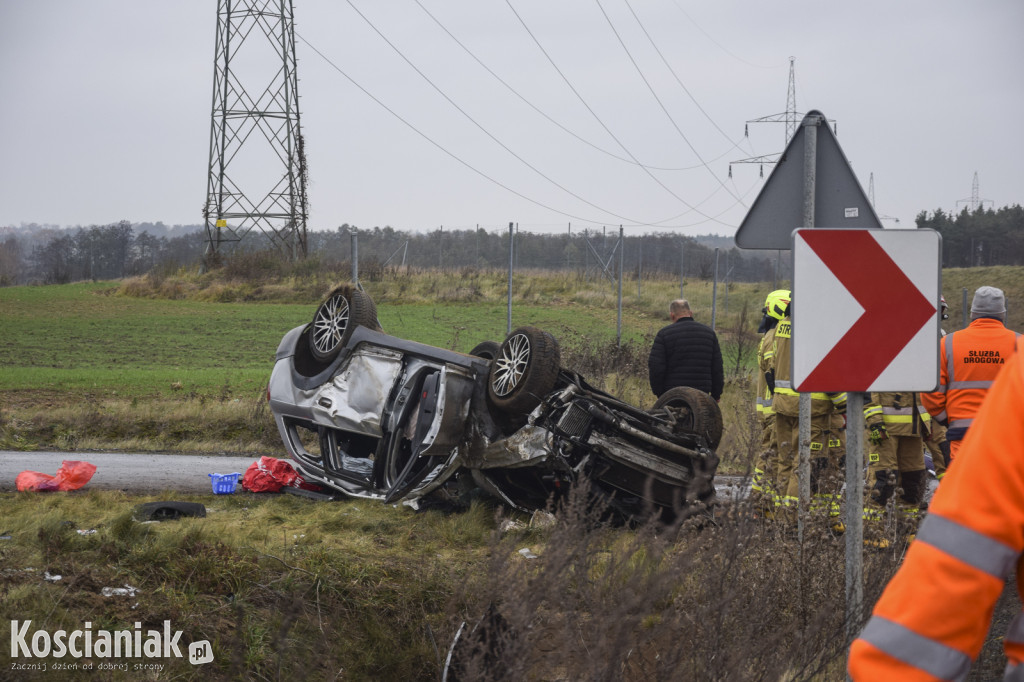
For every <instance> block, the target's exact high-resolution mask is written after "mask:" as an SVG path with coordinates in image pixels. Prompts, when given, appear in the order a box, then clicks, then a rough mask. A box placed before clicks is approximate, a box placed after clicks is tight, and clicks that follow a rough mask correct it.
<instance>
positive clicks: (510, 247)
mask: <svg viewBox="0 0 1024 682" xmlns="http://www.w3.org/2000/svg"><path fill="white" fill-rule="evenodd" d="M515 252H516V251H515V242H514V241H513V238H512V223H509V224H508V313H507V315H506V317H507V322H506V324H505V336H508V335H509V334H511V333H512V258H513V257H514V254H515Z"/></svg>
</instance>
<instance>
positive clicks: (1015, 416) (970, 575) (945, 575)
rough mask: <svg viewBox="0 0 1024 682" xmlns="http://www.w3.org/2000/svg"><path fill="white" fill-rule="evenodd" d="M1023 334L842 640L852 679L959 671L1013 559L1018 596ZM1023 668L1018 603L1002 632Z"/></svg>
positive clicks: (1023, 507)
mask: <svg viewBox="0 0 1024 682" xmlns="http://www.w3.org/2000/svg"><path fill="white" fill-rule="evenodd" d="M1021 352H1024V342H1022V343H1021V346H1020V347H1019V348H1018V352H1017V353H1016V354H1015V355H1013V356H1012V357H1011V358H1009V359H1008V360H1007V362H1006V365H1005V366H1004V369H1003V371H1002V372H1000V374H999V377H998V378H997V379H996V381H995V383H994V384H993V386H992V388H991V389H990V390H989V392H988V395H987V396H986V398H985V402H984V404H983V406H982V408H981V410H980V411H979V412H978V415H977V417H976V419H975V421H974V425H973V426H972V427H971V430H970V431H969V432H968V434H967V437H966V439H965V440H964V443H963V447H962V448H961V450H960V455H959V457H958V460H962V462H961V464H960V465H958V466H956V467H954V468H953V469H951V470H950V473H949V474H947V475H946V477H945V478H944V479H943V482H942V485H941V486H939V489H938V490H937V491H936V493H935V497H934V498H933V500H932V503H931V505H930V506H929V508H928V516H927V517H926V518H925V520H924V521H923V522H922V524H921V527H920V529H919V532H918V534H917V538H916V539H915V540H914V542H913V543H911V545H910V549H909V550H908V551H907V556H906V559H904V561H903V565H902V566H901V567H900V569H899V571H897V572H896V574H895V575H894V576H893V577H892V580H891V581H890V582H889V584H888V586H886V588H885V591H884V592H883V593H882V596H881V598H880V599H879V600H878V603H877V604H875V609H874V612H873V613H872V616H871V619H870V620H869V621H868V623H867V625H866V626H865V627H864V630H863V631H862V632H861V634H860V637H859V638H858V639H857V640H856V641H855V642H854V643H853V645H852V646H851V647H850V658H849V672H850V675H851V676H852V677H853V679H854V680H963V679H965V678H966V677H967V674H968V672H969V671H970V667H971V662H972V661H973V660H975V659H976V658H977V656H978V654H979V652H980V651H981V647H982V645H983V644H984V642H985V636H986V633H987V632H988V629H989V622H990V621H991V619H992V613H993V611H994V609H995V604H996V601H997V600H998V599H999V595H1000V594H1001V593H1002V591H1003V587H1004V584H1005V581H1006V579H1007V578H1008V577H1009V576H1010V575H1011V574H1012V573H1013V570H1014V567H1015V566H1016V571H1017V590H1018V591H1019V592H1020V593H1021V594H1022V595H1024V561H1022V551H1024V358H1022V357H1021ZM1003 644H1004V649H1005V651H1006V655H1007V658H1008V666H1007V670H1006V678H1005V679H1021V678H1020V677H1016V676H1019V675H1022V674H1024V665H1022V663H1024V612H1022V613H1020V614H1018V615H1017V617H1016V618H1015V619H1014V620H1013V622H1012V623H1011V624H1010V627H1009V631H1008V632H1007V633H1006V637H1005V639H1004V641H1003Z"/></svg>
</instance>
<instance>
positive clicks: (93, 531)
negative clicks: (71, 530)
mask: <svg viewBox="0 0 1024 682" xmlns="http://www.w3.org/2000/svg"><path fill="white" fill-rule="evenodd" d="M77 532H78V534H79V535H95V534H96V529H95V528H90V529H89V530H82V529H79V530H78V531H77Z"/></svg>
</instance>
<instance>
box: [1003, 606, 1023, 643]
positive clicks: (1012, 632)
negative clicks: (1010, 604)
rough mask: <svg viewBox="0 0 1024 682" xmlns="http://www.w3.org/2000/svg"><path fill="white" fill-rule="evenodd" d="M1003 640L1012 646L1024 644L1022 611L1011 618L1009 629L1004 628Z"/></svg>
mask: <svg viewBox="0 0 1024 682" xmlns="http://www.w3.org/2000/svg"><path fill="white" fill-rule="evenodd" d="M1005 640H1006V641H1007V642H1013V643H1014V644H1024V611H1022V612H1020V613H1018V614H1017V615H1016V616H1014V617H1013V620H1012V621H1011V622H1010V627H1008V628H1006V637H1005Z"/></svg>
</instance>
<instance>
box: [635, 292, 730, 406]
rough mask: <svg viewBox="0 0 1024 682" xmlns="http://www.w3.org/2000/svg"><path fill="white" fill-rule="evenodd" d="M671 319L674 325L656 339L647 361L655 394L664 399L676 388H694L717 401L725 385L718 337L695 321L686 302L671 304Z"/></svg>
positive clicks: (661, 331)
mask: <svg viewBox="0 0 1024 682" xmlns="http://www.w3.org/2000/svg"><path fill="white" fill-rule="evenodd" d="M668 317H669V319H670V320H672V324H670V325H668V326H667V327H663V328H662V329H661V330H660V331H659V332H658V335H657V336H655V337H654V346H653V347H652V348H651V355H650V357H648V358H647V370H648V372H649V374H650V380H651V390H652V391H654V395H656V396H661V394H663V393H664V392H665V391H667V390H669V389H670V388H675V387H676V386H692V387H693V388H696V389H697V390H700V391H705V392H707V393H710V394H711V397H712V398H714V399H715V400H718V399H719V398H721V397H722V388H723V387H724V385H725V378H724V374H723V371H722V350H721V349H720V348H719V346H718V335H717V334H715V332H714V331H713V330H712V329H711V327H708V326H706V325H703V324H701V323H700V322H697V321H696V320H694V319H693V313H692V312H691V311H690V304H689V302H687V301H686V299H682V298H681V299H677V300H675V301H672V304H671V305H670V306H669V311H668Z"/></svg>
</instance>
